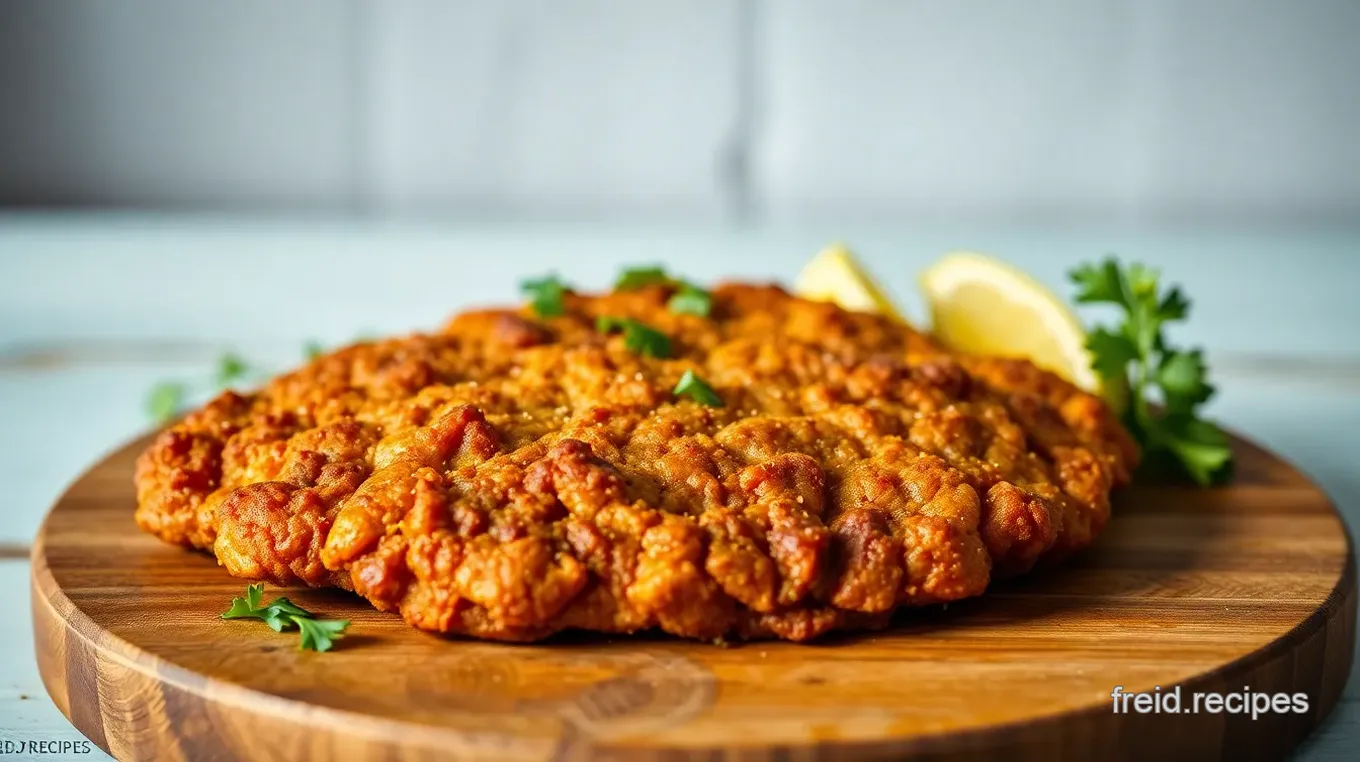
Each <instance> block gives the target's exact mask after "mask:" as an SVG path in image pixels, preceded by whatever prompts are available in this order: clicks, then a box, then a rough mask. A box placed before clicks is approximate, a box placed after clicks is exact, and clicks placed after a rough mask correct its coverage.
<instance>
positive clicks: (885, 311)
mask: <svg viewBox="0 0 1360 762" xmlns="http://www.w3.org/2000/svg"><path fill="white" fill-rule="evenodd" d="M793 292H794V293H795V294H796V295H798V296H800V297H802V298H804V299H812V300H814V301H818V302H832V303H833V304H836V305H838V306H840V307H843V308H845V309H847V310H854V311H856V312H874V313H878V314H880V315H887V316H889V317H892V318H896V319H897V320H901V319H902V313H900V312H898V310H897V307H895V306H894V305H893V303H892V300H891V299H889V298H888V296H887V294H885V293H883V289H881V288H879V287H878V284H876V283H875V282H874V279H873V277H872V276H870V275H869V273H868V272H866V271H865V270H864V267H863V266H862V265H861V264H860V263H859V262H858V261H857V260H856V259H855V255H854V254H852V253H851V252H850V249H848V248H846V247H845V246H844V245H843V244H833V245H831V246H828V247H826V248H825V249H822V250H821V251H820V252H818V254H817V256H815V257H813V258H812V260H811V261H810V262H808V263H807V264H806V265H804V266H803V270H802V272H800V273H798V279H797V280H796V281H794V284H793Z"/></svg>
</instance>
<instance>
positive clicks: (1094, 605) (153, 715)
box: [33, 440, 1356, 760]
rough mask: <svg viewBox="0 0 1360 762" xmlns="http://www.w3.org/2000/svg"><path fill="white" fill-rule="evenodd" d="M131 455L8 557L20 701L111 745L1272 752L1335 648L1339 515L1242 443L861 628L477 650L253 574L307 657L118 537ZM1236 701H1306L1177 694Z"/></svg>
mask: <svg viewBox="0 0 1360 762" xmlns="http://www.w3.org/2000/svg"><path fill="white" fill-rule="evenodd" d="M145 444H146V440H142V441H139V442H134V443H132V444H130V445H128V446H127V447H125V448H123V449H122V450H120V451H118V452H117V453H115V454H113V455H112V456H110V457H109V458H107V459H106V460H104V461H103V462H101V463H100V464H98V465H97V466H95V467H94V468H93V469H92V470H91V471H90V472H88V473H87V474H85V475H84V476H83V477H82V478H81V479H80V480H79V481H77V482H76V483H75V484H74V485H73V486H72V487H71V488H70V490H69V491H68V492H67V493H66V494H65V495H64V496H63V497H62V498H61V500H60V501H59V502H58V503H57V505H56V507H55V508H53V509H52V512H51V514H50V515H49V516H48V518H47V522H46V524H45V525H44V526H43V529H42V532H41V534H40V535H39V537H38V541H37V544H36V546H35V547H34V550H33V620H34V628H35V631H36V642H37V656H38V665H39V667H40V668H41V671H42V676H43V680H44V681H45V682H46V684H47V690H48V691H49V692H50V693H51V694H52V698H53V699H54V700H55V701H56V704H57V706H58V707H60V708H61V710H62V711H63V712H65V713H66V716H67V717H69V718H70V719H71V721H72V722H73V723H74V724H75V726H76V727H77V728H79V729H80V731H81V732H82V733H84V734H85V735H87V736H89V737H90V739H92V740H93V741H94V742H95V743H97V744H98V745H99V746H100V747H102V748H103V749H105V750H107V751H108V752H109V753H111V754H113V755H114V756H116V757H118V758H120V759H182V760H207V759H260V760H263V759H270V760H280V759H292V760H426V759H470V760H471V759H475V760H482V759H485V760H602V759H666V760H682V759H683V760H689V759H696V760H697V759H705V760H707V759H742V760H745V759H752V760H756V759H760V760H764V759H772V760H773V759H778V760H785V759H788V760H793V759H827V760H845V759H898V758H902V757H907V756H912V755H918V756H921V757H928V758H951V759H954V758H990V757H999V758H1005V759H1008V760H1015V759H1033V760H1059V759H1061V760H1068V759H1070V760H1085V759H1140V760H1147V759H1173V758H1192V759H1219V758H1222V759H1232V760H1241V759H1258V758H1259V759H1278V758H1280V757H1282V756H1284V755H1286V754H1287V753H1288V751H1289V750H1290V749H1292V748H1293V747H1294V746H1295V745H1296V744H1297V743H1298V742H1299V741H1300V740H1301V739H1302V738H1303V737H1304V736H1305V735H1307V733H1308V732H1309V731H1310V730H1311V729H1312V728H1313V727H1315V726H1316V725H1317V724H1318V722H1319V721H1321V719H1322V718H1323V717H1324V716H1325V715H1326V714H1327V712H1328V711H1330V710H1331V708H1332V706H1333V704H1335V703H1336V701H1337V699H1338V697H1340V695H1341V691H1342V686H1343V685H1344V683H1345V681H1346V677H1347V674H1348V671H1349V668H1350V662H1351V656H1352V653H1353V650H1354V645H1355V632H1354V623H1355V607H1356V583H1355V563H1354V560H1353V554H1352V552H1351V547H1350V540H1349V538H1348V536H1347V532H1346V529H1345V526H1344V525H1343V523H1342V521H1341V520H1340V519H1339V518H1338V516H1337V514H1336V511H1335V510H1334V509H1333V508H1332V506H1331V505H1330V503H1329V502H1328V500H1327V497H1326V496H1325V495H1323V494H1322V492H1321V491H1319V490H1318V489H1317V488H1316V487H1314V486H1313V485H1312V484H1311V483H1309V482H1308V481H1307V480H1306V479H1305V478H1304V477H1303V476H1301V475H1300V474H1299V473H1298V472H1297V471H1296V470H1294V469H1293V468H1292V467H1290V466H1289V465H1288V464H1286V463H1284V462H1282V461H1281V460H1280V459H1278V458H1276V457H1275V456H1273V455H1271V454H1269V453H1267V452H1265V451H1264V450H1262V449H1260V448H1258V447H1256V446H1254V445H1252V444H1250V443H1247V442H1243V441H1241V440H1235V442H1234V446H1235V448H1236V451H1237V456H1238V462H1239V468H1238V476H1237V479H1236V481H1235V483H1234V484H1233V485H1232V486H1230V487H1226V488H1221V489H1215V490H1200V489H1194V488H1191V487H1183V486H1171V485H1143V486H1140V487H1137V488H1135V489H1132V490H1129V491H1126V492H1124V493H1122V494H1120V495H1118V497H1117V500H1116V506H1115V519H1114V521H1113V522H1112V523H1111V525H1110V527H1109V528H1108V529H1107V530H1106V533H1105V534H1104V535H1103V536H1102V537H1101V538H1100V541H1099V542H1098V543H1097V544H1096V547H1094V548H1093V549H1091V550H1089V551H1087V552H1085V553H1083V554H1081V555H1078V556H1077V557H1075V558H1073V559H1071V560H1070V561H1069V562H1068V563H1066V564H1065V565H1063V566H1062V567H1060V568H1055V569H1051V570H1047V571H1044V572H1040V573H1036V574H1033V575H1030V576H1028V577H1025V578H1023V579H1019V580H1016V581H1013V582H1009V583H1005V584H999V585H995V586H994V587H993V589H992V590H991V591H989V592H988V593H987V594H986V595H985V596H983V597H982V598H979V599H975V600H971V601H965V602H962V603H957V604H953V605H950V606H948V607H947V608H939V607H937V608H933V609H929V610H920V611H914V612H908V613H905V614H902V615H900V616H899V617H898V621H897V622H896V623H895V625H894V626H893V627H892V628H891V629H889V630H887V631H884V632H879V633H870V634H863V635H855V636H845V637H836V638H831V639H827V640H824V641H821V642H818V643H816V644H813V645H794V644H789V643H775V642H764V643H749V644H737V645H733V646H730V647H725V648H724V647H718V646H714V645H709V644H702V643H691V642H681V641H677V640H673V639H667V638H661V637H648V636H642V637H637V638H607V639H606V638H601V637H595V636H585V635H580V636H575V637H569V638H559V639H556V640H553V641H551V642H549V643H546V644H538V645H499V644H492V643H480V642H471V641H460V640H451V639H441V638H438V637H434V636H431V635H427V634H423V633H420V632H417V631H416V630H413V629H411V628H410V627H407V626H406V625H405V624H403V623H402V622H401V620H400V619H399V618H398V617H397V616H395V615H391V614H383V613H379V612H377V611H375V610H373V609H372V608H370V607H369V605H368V604H367V603H366V602H364V601H362V600H360V599H359V598H357V597H354V596H352V595H349V594H347V593H343V592H340V591H324V590H307V589H289V590H287V591H284V590H282V589H267V590H266V591H265V595H266V599H268V598H271V597H272V596H273V595H275V594H279V593H284V592H286V594H287V595H289V596H290V597H291V598H292V599H293V600H294V601H295V602H297V603H298V604H300V605H302V606H304V607H306V608H308V609H311V610H313V611H315V612H317V614H318V615H320V616H325V617H332V618H344V619H351V620H353V625H352V626H351V628H350V633H351V634H350V635H349V636H348V637H346V638H345V639H344V640H343V641H341V642H340V643H339V644H338V645H337V647H336V649H335V650H333V651H331V652H329V653H324V654H318V653H314V652H310V651H308V652H301V651H298V650H297V642H298V638H297V635H296V634H293V633H287V634H276V633H274V632H273V631H271V630H270V629H269V628H267V627H266V626H264V625H263V624H262V623H260V622H257V621H253V620H235V621H223V620H222V619H220V618H219V617H218V615H219V614H220V613H221V612H222V611H224V610H225V609H226V608H227V607H228V605H229V604H230V602H231V599H232V597H233V596H237V595H241V594H242V593H243V591H244V589H245V585H246V583H245V582H244V581H242V580H237V579H233V578H231V577H229V576H227V574H226V572H225V571H223V570H222V569H220V568H219V567H218V566H217V564H216V562H215V561H214V560H213V559H212V558H210V557H209V556H206V555H204V554H200V553H193V552H188V551H184V550H181V549H178V548H173V547H170V546H168V545H165V544H163V543H161V542H160V541H158V540H156V539H154V538H152V537H150V536H148V535H145V534H142V533H141V532H139V531H138V530H137V527H136V526H135V525H134V524H133V520H132V512H133V505H134V501H133V492H132V484H131V482H132V465H133V460H134V458H135V456H136V454H137V453H138V452H140V450H141V449H142V447H143V446H144V445H145ZM1115 686H1122V689H1123V691H1126V692H1135V691H1154V690H1155V689H1156V688H1157V687H1160V693H1162V694H1171V693H1173V692H1174V691H1175V690H1176V689H1177V687H1179V695H1180V705H1181V713H1179V714H1173V713H1170V712H1166V711H1163V712H1160V713H1148V714H1140V713H1137V712H1136V711H1135V704H1134V703H1133V702H1132V701H1131V702H1130V703H1129V704H1128V710H1127V711H1126V712H1123V713H1119V712H1116V711H1114V708H1113V701H1112V699H1111V693H1112V692H1113V691H1114V689H1115ZM1248 690H1249V691H1250V692H1251V693H1253V694H1255V693H1265V694H1275V693H1288V694H1295V693H1301V694H1304V695H1303V702H1304V703H1306V709H1305V710H1304V711H1302V712H1296V711H1294V709H1302V708H1304V707H1302V706H1299V705H1298V704H1296V703H1294V702H1295V701H1296V700H1297V697H1294V698H1288V699H1286V700H1285V703H1289V708H1288V710H1287V711H1285V712H1283V713H1278V714H1277V713H1273V712H1271V713H1262V714H1259V715H1258V716H1257V717H1256V718H1255V719H1253V718H1252V716H1251V714H1250V713H1249V712H1250V709H1248V713H1245V714H1244V713H1229V712H1226V711H1224V712H1221V713H1210V712H1209V711H1207V709H1205V708H1201V710H1200V712H1199V713H1192V712H1191V703H1192V701H1193V694H1195V693H1207V692H1218V693H1222V694H1228V693H1239V694H1240V693H1244V692H1246V691H1248ZM1248 701H1249V702H1252V703H1256V704H1257V705H1258V706H1259V701H1255V700H1252V699H1248ZM1228 706H1229V708H1230V709H1231V708H1233V707H1235V706H1237V703H1236V702H1234V701H1232V700H1229V704H1228Z"/></svg>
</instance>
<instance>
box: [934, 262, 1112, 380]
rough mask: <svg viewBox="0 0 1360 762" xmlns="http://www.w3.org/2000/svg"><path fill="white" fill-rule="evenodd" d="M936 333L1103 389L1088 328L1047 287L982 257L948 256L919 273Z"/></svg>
mask: <svg viewBox="0 0 1360 762" xmlns="http://www.w3.org/2000/svg"><path fill="white" fill-rule="evenodd" d="M921 287H922V289H923V290H924V291H925V295H926V300H927V302H928V303H929V305H930V311H931V318H932V320H933V321H934V328H933V333H934V335H935V337H936V338H937V339H939V341H940V342H941V343H942V344H944V345H945V346H946V347H949V348H950V349H954V350H957V351H960V352H967V353H970V354H985V355H999V356H1003V357H1024V358H1027V359H1028V360H1030V361H1031V362H1033V363H1034V364H1035V365H1037V366H1039V367H1041V368H1044V369H1045V370H1049V371H1052V372H1054V373H1056V374H1058V375H1059V376H1062V377H1063V378H1065V379H1067V380H1068V381H1070V382H1072V383H1073V384H1075V385H1077V386H1078V387H1080V388H1082V389H1085V390H1087V391H1089V392H1095V393H1101V392H1102V391H1104V390H1102V388H1101V383H1100V377H1099V376H1098V375H1097V374H1096V373H1095V371H1093V370H1091V355H1090V353H1089V352H1088V351H1087V350H1086V331H1085V330H1084V329H1083V328H1082V326H1081V321H1080V320H1078V319H1077V316H1076V315H1074V314H1073V313H1072V310H1071V309H1069V308H1068V306H1067V305H1066V304H1065V303H1064V302H1063V301H1062V300H1061V299H1059V298H1058V297H1057V296H1056V295H1055V294H1054V293H1053V292H1052V291H1049V290H1048V289H1047V288H1045V287H1044V286H1043V284H1041V283H1039V282H1038V281H1036V280H1034V279H1033V278H1031V277H1029V276H1028V275H1026V274H1025V273H1023V272H1021V271H1019V270H1017V269H1015V268H1014V267H1011V266H1010V265H1007V264H1005V263H1002V262H998V261H996V260H995V259H991V258H990V257H985V256H983V255H981V254H973V253H968V252H956V253H953V254H949V255H946V256H945V257H944V259H941V260H940V261H939V262H937V263H936V264H935V265H934V266H933V267H931V268H930V269H929V270H927V271H926V272H925V273H924V274H922V276H921Z"/></svg>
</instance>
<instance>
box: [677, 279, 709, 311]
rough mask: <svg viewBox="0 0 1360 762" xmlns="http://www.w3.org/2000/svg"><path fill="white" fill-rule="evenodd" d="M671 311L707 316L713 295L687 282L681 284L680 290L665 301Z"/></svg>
mask: <svg viewBox="0 0 1360 762" xmlns="http://www.w3.org/2000/svg"><path fill="white" fill-rule="evenodd" d="M666 309H668V310H670V311H671V312H675V313H680V314H686V315H698V316H699V317H708V313H709V312H711V311H712V310H713V295H712V294H710V293H709V292H707V291H705V290H703V289H702V288H699V287H698V286H693V285H690V284H688V283H684V284H681V286H680V290H679V291H676V292H675V295H674V296H672V297H671V298H670V300H669V301H667V302H666Z"/></svg>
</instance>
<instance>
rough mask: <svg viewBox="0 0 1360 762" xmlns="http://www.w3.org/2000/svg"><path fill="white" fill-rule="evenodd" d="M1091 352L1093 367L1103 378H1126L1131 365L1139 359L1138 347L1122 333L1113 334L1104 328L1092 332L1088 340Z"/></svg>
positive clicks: (1087, 344) (1088, 347) (1087, 343)
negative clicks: (1125, 375)
mask: <svg viewBox="0 0 1360 762" xmlns="http://www.w3.org/2000/svg"><path fill="white" fill-rule="evenodd" d="M1086 348H1087V349H1089V350H1091V358H1092V361H1091V367H1092V369H1094V370H1095V372H1096V373H1099V374H1100V377H1101V378H1105V379H1115V378H1124V374H1125V373H1127V372H1128V366H1129V363H1131V362H1134V361H1135V360H1137V359H1138V347H1136V346H1134V345H1133V342H1132V341H1129V338H1128V337H1127V336H1125V335H1124V334H1122V333H1111V332H1110V331H1107V330H1105V329H1104V328H1097V329H1095V330H1094V331H1091V334H1090V335H1089V336H1088V337H1087V338H1086Z"/></svg>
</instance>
